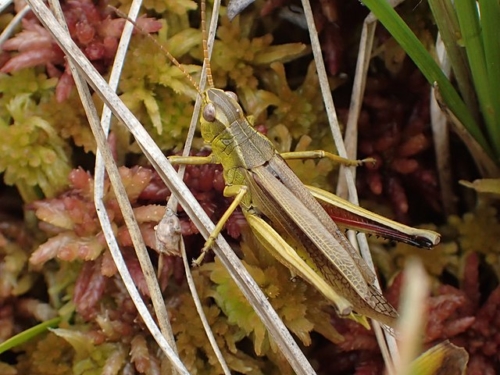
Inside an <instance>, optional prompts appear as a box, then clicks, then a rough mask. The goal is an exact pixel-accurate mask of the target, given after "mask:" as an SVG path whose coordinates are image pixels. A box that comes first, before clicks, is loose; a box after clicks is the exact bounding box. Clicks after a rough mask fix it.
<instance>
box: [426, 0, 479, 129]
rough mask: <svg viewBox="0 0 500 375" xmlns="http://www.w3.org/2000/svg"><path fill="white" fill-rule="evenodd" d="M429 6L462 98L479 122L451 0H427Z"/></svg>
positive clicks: (466, 60) (470, 78)
mask: <svg viewBox="0 0 500 375" xmlns="http://www.w3.org/2000/svg"><path fill="white" fill-rule="evenodd" d="M429 6H430V8H431V11H432V14H433V15H434V20H435V22H436V24H437V26H438V29H439V32H440V33H441V39H442V40H443V43H444V45H445V47H446V52H447V53H448V58H449V60H450V64H451V67H452V69H453V74H454V76H455V79H456V80H457V84H458V88H459V90H460V93H461V95H462V98H463V99H464V102H465V104H466V105H467V108H468V109H469V111H470V112H471V114H472V116H473V117H474V120H475V121H476V122H477V123H480V116H479V108H478V102H477V97H476V90H475V88H474V85H473V83H472V76H471V72H470V67H469V60H468V59H467V54H466V53H465V49H464V48H463V46H462V45H460V43H461V38H462V36H461V34H462V33H461V31H460V24H459V23H458V18H457V14H456V12H455V7H454V6H453V4H452V2H451V0H429Z"/></svg>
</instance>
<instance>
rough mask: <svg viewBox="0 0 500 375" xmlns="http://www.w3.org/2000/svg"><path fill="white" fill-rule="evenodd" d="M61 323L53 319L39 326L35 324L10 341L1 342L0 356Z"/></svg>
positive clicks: (59, 319)
mask: <svg viewBox="0 0 500 375" xmlns="http://www.w3.org/2000/svg"><path fill="white" fill-rule="evenodd" d="M60 321H61V318H54V319H50V320H47V321H46V322H42V323H40V324H37V325H36V326H34V327H31V328H29V329H27V330H25V331H23V332H21V333H19V334H17V335H15V336H13V337H11V338H10V339H8V340H6V341H4V342H2V343H1V344H0V354H2V353H3V352H6V351H7V350H9V349H12V348H14V347H16V346H19V345H21V344H24V343H25V342H27V341H29V340H31V339H32V338H33V337H35V336H38V335H39V334H41V333H43V332H45V331H46V330H47V329H48V328H51V327H56V326H57V325H58V324H59V322H60Z"/></svg>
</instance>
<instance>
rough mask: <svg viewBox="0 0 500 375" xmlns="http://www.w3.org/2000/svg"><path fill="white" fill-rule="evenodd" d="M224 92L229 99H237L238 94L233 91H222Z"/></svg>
mask: <svg viewBox="0 0 500 375" xmlns="http://www.w3.org/2000/svg"><path fill="white" fill-rule="evenodd" d="M224 93H225V94H226V95H227V96H229V97H230V98H231V99H234V100H235V101H236V102H237V101H238V95H236V93H235V92H233V91H224Z"/></svg>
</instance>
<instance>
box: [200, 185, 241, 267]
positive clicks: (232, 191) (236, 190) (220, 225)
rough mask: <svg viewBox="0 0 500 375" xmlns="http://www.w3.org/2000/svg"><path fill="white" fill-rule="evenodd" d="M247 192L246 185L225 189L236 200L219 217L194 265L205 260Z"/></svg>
mask: <svg viewBox="0 0 500 375" xmlns="http://www.w3.org/2000/svg"><path fill="white" fill-rule="evenodd" d="M247 192H248V186H245V185H232V186H227V187H226V188H225V189H224V195H225V196H234V200H233V201H232V202H231V205H230V206H229V207H228V208H227V210H226V212H224V215H222V217H221V218H220V219H219V221H218V222H217V225H216V226H215V228H214V230H213V231H212V233H210V236H209V237H208V238H207V241H206V242H205V245H204V246H203V249H201V254H200V256H199V257H198V258H197V259H196V260H195V261H193V265H195V266H199V265H200V264H201V262H203V258H204V257H205V254H206V253H207V251H208V250H210V248H211V247H212V245H213V244H214V241H215V239H216V238H217V236H218V235H219V234H220V232H221V231H222V229H223V228H224V225H225V224H226V222H227V220H228V219H229V216H231V214H232V213H233V212H234V210H235V209H236V207H238V206H239V205H240V203H241V201H242V200H243V198H244V197H245V194H246V193H247Z"/></svg>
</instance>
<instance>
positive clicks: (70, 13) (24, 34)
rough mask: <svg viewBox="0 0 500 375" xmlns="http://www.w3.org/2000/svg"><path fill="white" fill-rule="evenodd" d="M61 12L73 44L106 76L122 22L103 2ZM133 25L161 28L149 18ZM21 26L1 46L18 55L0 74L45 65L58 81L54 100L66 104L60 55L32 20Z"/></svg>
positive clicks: (77, 1) (67, 83) (67, 6)
mask: <svg viewBox="0 0 500 375" xmlns="http://www.w3.org/2000/svg"><path fill="white" fill-rule="evenodd" d="M62 8H63V13H64V16H65V18H66V22H67V24H68V29H69V32H70V35H71V37H72V38H73V40H74V41H75V42H76V44H77V45H78V47H79V48H80V49H81V50H82V52H83V53H84V54H85V55H86V56H87V58H88V59H89V60H90V61H91V62H92V63H93V65H94V67H95V68H96V69H97V70H98V71H99V72H101V73H104V72H106V71H107V69H108V67H109V66H110V65H111V63H112V62H113V58H114V56H115V53H116V49H117V47H118V40H119V38H120V36H121V32H122V30H123V27H124V25H125V22H126V20H124V19H122V18H116V19H112V18H111V16H112V14H111V10H110V9H109V8H108V7H107V6H106V3H105V2H104V1H101V2H99V3H97V4H95V3H94V2H92V1H90V0H73V1H68V2H65V3H64V4H62ZM137 23H138V24H139V26H140V27H141V29H143V30H144V31H145V32H148V33H154V32H156V31H158V30H160V28H161V23H160V22H159V21H156V20H154V19H151V18H140V19H139V20H138V22H137ZM22 26H23V31H21V32H20V33H19V34H17V35H16V36H14V37H13V38H11V39H9V40H8V41H6V42H5V44H4V45H3V50H4V51H11V52H14V51H16V52H18V53H17V54H12V55H11V58H10V59H9V60H8V61H6V62H5V63H4V64H3V66H2V68H1V69H0V71H1V72H3V73H12V72H15V71H18V70H21V69H24V68H28V67H35V66H38V65H45V66H46V68H47V72H48V73H49V75H50V76H52V77H59V82H58V84H57V87H56V98H57V100H58V101H59V102H62V101H64V100H66V99H67V98H68V96H69V93H70V92H71V89H72V87H73V85H74V82H73V79H72V78H71V73H70V71H69V67H68V65H67V62H66V60H65V59H64V54H63V52H62V51H61V49H60V48H59V46H58V45H57V43H56V42H55V40H54V39H53V38H52V36H51V34H50V33H49V32H48V31H46V30H45V29H44V28H43V27H42V26H41V25H40V24H39V23H38V20H37V19H36V18H34V17H26V18H24V19H23V22H22Z"/></svg>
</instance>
